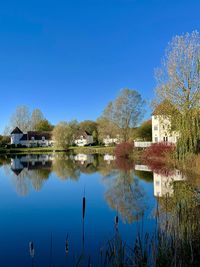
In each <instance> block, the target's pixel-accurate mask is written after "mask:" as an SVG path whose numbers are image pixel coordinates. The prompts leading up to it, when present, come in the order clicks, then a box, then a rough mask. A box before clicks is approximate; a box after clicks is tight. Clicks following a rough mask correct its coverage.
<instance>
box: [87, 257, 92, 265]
mask: <svg viewBox="0 0 200 267" xmlns="http://www.w3.org/2000/svg"><path fill="white" fill-rule="evenodd" d="M88 267H92V263H91V257H90V256H89V258H88Z"/></svg>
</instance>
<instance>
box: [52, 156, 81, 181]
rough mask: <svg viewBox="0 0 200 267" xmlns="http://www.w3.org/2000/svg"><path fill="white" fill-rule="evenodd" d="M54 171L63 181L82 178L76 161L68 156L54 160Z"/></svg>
mask: <svg viewBox="0 0 200 267" xmlns="http://www.w3.org/2000/svg"><path fill="white" fill-rule="evenodd" d="M52 170H53V171H54V172H55V174H56V175H57V176H58V177H59V178H61V179H63V180H66V179H73V180H78V179H79V177H80V170H79V169H78V168H77V166H76V164H75V163H74V161H73V160H72V159H71V158H70V157H69V156H66V155H60V156H59V157H56V158H55V159H54V161H53V168H52Z"/></svg>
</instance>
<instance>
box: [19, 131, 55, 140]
mask: <svg viewBox="0 0 200 267" xmlns="http://www.w3.org/2000/svg"><path fill="white" fill-rule="evenodd" d="M32 137H34V140H36V141H39V140H42V137H45V140H51V139H52V133H51V132H32V131H30V132H27V134H23V136H22V138H21V139H20V141H27V140H31V139H32Z"/></svg>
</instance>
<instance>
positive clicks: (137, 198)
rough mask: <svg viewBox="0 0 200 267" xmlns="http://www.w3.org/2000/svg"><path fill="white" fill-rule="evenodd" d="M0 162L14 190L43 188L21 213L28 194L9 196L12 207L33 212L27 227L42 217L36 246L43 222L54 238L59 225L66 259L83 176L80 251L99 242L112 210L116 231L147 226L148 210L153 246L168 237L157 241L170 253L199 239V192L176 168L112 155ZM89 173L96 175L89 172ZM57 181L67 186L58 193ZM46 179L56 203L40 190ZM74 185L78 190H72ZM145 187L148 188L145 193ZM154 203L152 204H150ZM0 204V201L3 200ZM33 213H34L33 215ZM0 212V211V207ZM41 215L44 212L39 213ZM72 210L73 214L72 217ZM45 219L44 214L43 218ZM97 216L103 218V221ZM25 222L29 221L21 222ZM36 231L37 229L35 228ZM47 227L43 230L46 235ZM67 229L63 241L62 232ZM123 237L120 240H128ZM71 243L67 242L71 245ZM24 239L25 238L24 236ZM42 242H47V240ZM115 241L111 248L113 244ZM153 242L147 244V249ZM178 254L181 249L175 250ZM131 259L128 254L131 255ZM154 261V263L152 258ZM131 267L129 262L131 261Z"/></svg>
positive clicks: (24, 191) (32, 157)
mask: <svg viewBox="0 0 200 267" xmlns="http://www.w3.org/2000/svg"><path fill="white" fill-rule="evenodd" d="M0 165H2V166H4V170H5V171H6V176H7V177H8V176H9V177H11V181H12V183H13V185H14V187H15V189H16V191H17V193H18V194H20V195H23V196H24V195H28V194H29V193H30V191H31V190H32V189H34V191H35V190H36V191H39V190H41V189H42V187H43V186H44V196H45V197H44V198H41V195H42V196H43V194H38V193H37V194H35V196H32V195H31V197H35V198H34V201H33V203H35V202H37V200H38V202H37V204H35V206H34V205H33V204H31V202H28V204H27V209H26V211H24V207H21V206H20V203H22V204H23V205H26V203H25V202H27V201H31V197H30V199H29V198H28V197H27V198H26V201H23V202H20V201H19V199H20V200H21V198H14V199H15V201H19V203H18V205H19V206H18V207H16V210H17V208H18V209H19V208H20V207H21V208H22V209H21V213H20V216H22V214H23V213H24V214H25V215H26V214H32V213H31V212H33V214H32V215H33V218H32V221H33V222H34V225H32V226H31V227H33V228H34V227H36V228H37V220H35V218H42V220H41V221H40V223H39V224H38V229H39V230H38V233H37V234H36V238H35V239H33V240H34V245H35V244H36V243H35V241H36V242H38V240H40V235H41V238H43V232H45V229H46V227H47V225H48V224H50V226H49V229H50V230H51V231H52V229H53V231H54V232H53V234H54V235H55V236H56V235H59V231H60V232H61V230H60V226H62V227H61V228H62V238H63V240H64V242H65V250H64V252H65V253H67V254H69V257H70V255H71V256H72V254H70V253H71V252H70V251H75V252H77V250H78V251H81V250H82V245H80V246H76V248H74V244H75V241H77V240H76V233H77V232H78V234H77V235H79V236H80V237H81V238H80V240H83V238H82V231H81V230H80V229H81V222H80V224H78V223H77V222H79V215H81V213H80V214H79V213H78V212H79V211H80V209H79V208H77V207H79V206H81V204H82V203H81V201H80V203H79V200H81V199H82V196H83V195H81V198H79V197H80V196H79V197H78V196H77V194H78V192H81V194H82V193H83V192H84V186H85V181H86V180H85V177H89V179H88V180H87V181H88V182H86V184H87V186H88V187H87V188H86V199H87V212H86V216H84V217H85V219H86V221H85V225H84V224H83V225H84V227H85V229H84V227H83V229H84V230H83V233H84V241H85V244H84V246H85V251H86V254H88V253H89V252H88V243H87V242H88V239H89V240H90V241H91V240H92V241H91V242H92V243H91V244H90V246H91V245H92V247H93V246H94V247H95V245H94V243H95V242H96V243H98V244H99V242H100V241H102V239H101V238H102V235H103V234H105V232H104V231H107V227H108V224H109V222H110V221H111V225H112V227H113V226H114V221H113V220H114V216H115V214H117V215H118V214H119V231H121V229H122V222H123V225H126V226H127V227H131V226H132V225H134V222H135V221H137V223H140V222H141V223H142V222H143V221H145V222H147V223H146V225H147V227H148V226H149V224H150V223H149V217H151V219H152V214H153V215H154V217H153V219H155V220H157V221H158V225H157V229H158V230H159V231H160V232H158V233H157V232H156V237H155V244H156V245H157V244H159V242H160V240H161V241H162V242H167V241H168V237H169V238H172V239H171V240H173V246H171V247H167V246H168V245H169V244H168V243H162V244H161V246H162V245H163V246H164V247H166V248H167V249H168V250H169V251H170V253H173V251H174V250H177V251H179V249H181V248H182V247H183V246H182V245H184V244H186V245H188V244H189V245H191V244H192V246H193V245H195V244H196V243H197V241H198V240H199V222H198V221H197V220H196V219H197V218H198V215H199V206H200V203H199V193H198V191H197V189H196V188H195V187H194V186H191V185H189V184H188V180H187V179H186V175H185V174H182V173H181V172H180V171H179V170H170V171H169V170H166V171H165V172H164V171H163V169H162V172H159V171H156V170H155V169H154V171H153V172H152V170H151V169H150V168H149V167H148V166H146V165H142V164H140V165H139V164H136V165H135V164H134V162H132V161H128V160H123V159H116V158H115V157H114V156H113V155H84V154H78V155H67V154H50V155H48V154H47V155H22V156H19V155H18V156H12V157H1V158H0ZM93 173H96V174H99V175H93V176H91V174H93ZM81 174H84V175H81ZM59 179H60V180H62V181H64V182H65V184H66V185H69V186H66V187H65V188H63V191H62V188H61V187H62V186H61V187H59V190H57V189H58V187H57V189H55V186H58V184H59V185H60V184H62V185H63V183H61V182H59ZM95 179H96V180H95ZM52 180H53V181H55V183H52V184H51V186H52V188H51V189H52V190H54V192H55V199H56V201H55V200H54V199H53V200H51V199H52V191H49V192H50V193H49V192H48V193H49V194H50V195H48V193H47V191H45V189H46V188H47V186H46V187H45V184H46V183H47V182H51V181H52ZM78 186H79V191H78V190H77V188H78ZM89 186H90V187H89ZM102 187H103V190H102ZM147 189H148V190H149V192H147V191H148V190H147ZM56 190H57V193H56ZM65 190H66V191H65ZM66 192H67V193H66ZM1 195H2V200H3V199H4V196H3V190H2V191H1ZM15 195H16V194H15ZM102 195H103V197H102ZM38 196H39V197H40V198H39V197H38ZM47 196H48V197H47ZM101 197H102V198H101ZM8 199H9V198H7V200H8ZM152 199H153V200H154V201H153V200H152ZM45 201H46V202H45ZM156 201H157V206H156V205H155V202H156ZM1 202H2V203H3V201H1ZM100 202H101V205H99V206H98V203H100ZM102 202H103V203H104V202H105V206H106V208H105V207H104V209H103V208H102V207H103V204H102ZM150 202H151V203H150ZM152 203H153V204H152ZM79 204H80V205H79ZM7 205H9V203H7ZM31 205H33V206H32V207H35V208H34V209H33V211H31V209H30V206H31ZM41 205H42V208H41ZM149 206H150V207H151V210H149V211H148V212H147V210H148V208H149ZM2 207H3V204H2ZM36 211H37V212H38V213H35V212H36ZM2 212H4V209H2ZM6 212H7V211H6ZM6 212H5V214H4V215H5V216H2V220H3V218H6V216H8V215H7V213H6ZM43 213H44V214H45V215H44V216H43ZM110 213H111V216H110ZM76 214H78V215H77V216H76ZM25 215H24V216H25ZM101 215H102V216H101ZM13 216H15V215H13ZM20 216H16V217H14V219H15V221H17V220H19V221H18V227H19V225H20V224H21V220H22V219H21V217H20ZM28 217H29V216H28V215H27V218H28ZM45 217H47V219H46V220H45ZM57 217H58V218H62V219H63V218H64V219H63V221H62V220H61V219H59V220H58V219H57ZM80 217H81V216H80ZM27 218H26V217H24V219H26V220H28V219H27ZM52 220H53V221H54V220H55V225H54V226H52V225H51V223H52ZM102 220H105V223H104V222H103V221H102ZM10 221H12V220H10V217H7V221H6V223H5V225H6V224H8V223H9V222H10ZM43 221H45V223H44V225H42V224H43ZM19 222H20V223H19ZM29 223H30V221H29ZM70 223H71V226H70ZM26 225H29V224H28V223H27V224H26ZM91 225H92V226H94V225H95V226H94V228H95V227H96V228H95V229H94V231H93V229H92V227H91ZM191 226H192V227H191ZM27 228H28V227H27ZM58 228H59V229H58ZM74 228H75V231H73V230H74ZM79 228H80V229H79ZM40 229H42V230H41V231H40ZM69 229H70V230H69ZM111 229H112V228H111ZM130 229H131V228H128V230H127V236H130V239H131V238H133V236H131V234H130V233H131V232H134V231H132V230H130ZM50 230H49V232H48V234H49V233H50ZM9 231H10V229H9ZM31 231H32V230H31V229H28V230H27V236H28V240H32V236H29V235H30V233H31ZM68 231H69V239H68V234H67V233H68ZM36 232H37V231H36ZM125 232H126V231H125V230H124V228H123V230H122V237H121V238H123V235H124V233H125ZM135 232H136V231H135ZM135 232H134V233H135ZM163 233H164V235H163ZM1 234H2V233H1ZM46 235H47V234H46ZM93 235H96V237H97V240H96V241H95V238H93ZM185 235H187V236H185ZM66 236H67V238H66ZM90 236H91V239H90ZM127 236H126V240H125V243H126V241H127V239H128V237H127ZM29 238H30V239H29ZM73 238H74V239H73ZM157 238H158V239H157ZM159 238H160V239H159ZM46 240H47V238H46ZM80 240H79V242H80ZM149 240H150V239H149ZM181 240H184V242H185V241H186V243H181V242H182V241H181ZM72 241H73V244H72V243H71V242H72ZM115 241H116V242H119V241H118V239H115ZM132 241H133V239H131V242H132ZM25 242H27V238H26V241H25ZM40 242H41V240H40ZM45 242H48V240H47V241H45ZM116 242H115V244H114V246H113V249H115V248H116V246H117V245H116ZM120 242H121V241H120ZM187 242H188V243H187ZM179 243H180V244H182V245H181V246H182V247H178V244H179ZM59 244H60V240H59ZM109 244H110V243H109ZM120 244H121V243H120ZM131 244H132V243H131ZM155 244H151V243H149V245H150V246H151V247H153V246H154V245H155ZM159 245H160V244H159ZM141 246H142V244H141ZM55 247H56V245H55ZM63 247H64V246H63ZM96 247H97V245H96ZM96 247H95V248H96ZM59 248H60V247H59ZM69 248H70V249H69ZM77 248H78V249H77ZM109 248H110V245H109ZM40 249H41V247H40ZM90 249H91V248H90ZM123 249H124V247H123ZM137 249H138V248H137ZM142 249H143V248H142ZM154 249H155V251H156V249H157V248H154ZM161 249H162V248H161ZM193 249H196V252H195V250H193V253H194V255H196V254H197V253H198V251H199V250H197V248H196V247H194V246H193ZM68 250H69V251H68ZM36 251H37V248H36ZM131 251H134V250H131ZM106 253H107V251H106V252H105V255H107V254H106ZM138 253H139V252H138ZM147 253H148V252H147ZM179 253H182V252H181V251H180V252H179ZM195 253H196V254H195ZM41 254H42V253H41ZM111 254H112V255H113V250H112V251H111ZM123 255H125V254H123ZM181 255H182V254H181ZM73 256H74V255H73ZM131 257H134V256H133V255H131ZM156 257H157V256H156ZM117 260H118V259H117ZM156 260H158V261H159V259H157V258H156ZM166 260H167V259H166ZM176 260H177V259H174V262H176ZM69 262H70V261H69ZM19 266H20V265H19ZM41 266H44V265H41ZM45 266H46V265H45ZM58 266H61V265H58ZM62 266H64V265H62ZM99 266H101V265H99ZM116 266H119V265H116ZM129 266H130V265H129ZM131 266H134V264H132V265H131ZM136 266H137V265H136ZM150 266H151V265H150ZM159 266H162V265H159ZM166 266H169V265H166ZM177 266H179V265H177ZM183 266H184V265H183ZM186 266H187V265H186ZM188 266H189V265H188Z"/></svg>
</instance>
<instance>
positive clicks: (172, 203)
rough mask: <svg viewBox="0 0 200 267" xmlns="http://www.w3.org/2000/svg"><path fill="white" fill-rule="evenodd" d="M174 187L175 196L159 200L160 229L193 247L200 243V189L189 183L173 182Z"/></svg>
mask: <svg viewBox="0 0 200 267" xmlns="http://www.w3.org/2000/svg"><path fill="white" fill-rule="evenodd" d="M172 186H173V189H174V194H173V196H168V195H166V196H165V197H162V198H159V199H158V216H159V221H160V227H161V228H162V229H163V230H165V231H168V232H169V233H171V234H173V235H174V236H175V238H176V239H177V240H181V242H182V241H184V242H185V243H187V242H188V243H190V244H191V246H192V243H193V244H194V242H200V223H199V216H200V195H199V189H197V187H196V186H193V185H192V184H189V183H188V181H182V182H173V183H172ZM195 247H196V246H195ZM199 249H200V247H199Z"/></svg>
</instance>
